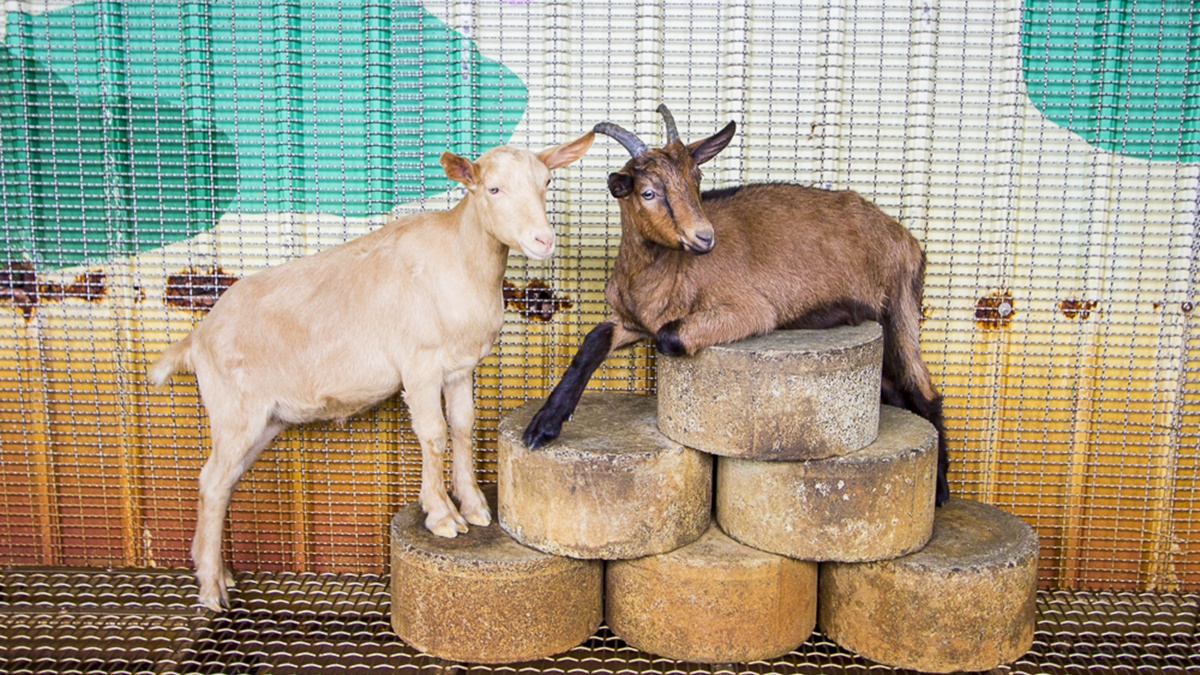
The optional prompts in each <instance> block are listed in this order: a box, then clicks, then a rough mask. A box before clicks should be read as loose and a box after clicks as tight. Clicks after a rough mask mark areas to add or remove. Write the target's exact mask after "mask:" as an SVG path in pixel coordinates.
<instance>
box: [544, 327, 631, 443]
mask: <svg viewBox="0 0 1200 675" xmlns="http://www.w3.org/2000/svg"><path fill="white" fill-rule="evenodd" d="M614 329H615V326H614V325H613V324H612V323H609V322H608V321H605V322H604V323H602V324H600V325H598V326H596V327H595V328H593V329H592V331H591V332H590V333H588V334H587V337H585V338H584V339H583V344H582V345H580V347H579V351H577V352H575V357H574V358H572V359H571V365H570V366H568V367H567V372H565V373H563V378H562V380H560V381H559V383H558V384H557V385H556V386H555V387H554V391H552V392H550V396H549V398H547V399H546V403H545V404H543V405H542V408H541V410H538V411H537V414H536V415H534V416H533V419H532V420H530V422H529V426H527V427H525V433H524V434H523V435H522V440H524V441H525V445H526V446H527V447H528V448H529V449H530V450H536V449H537V448H539V447H541V446H543V445H545V444H547V443H549V442H550V441H553V440H554V439H556V438H558V435H559V434H560V433H562V425H563V422H564V421H565V420H566V419H567V418H568V417H570V416H571V413H573V412H575V406H576V405H578V404H579V397H580V396H583V390H584V389H585V388H587V383H588V380H590V379H592V373H594V372H596V368H598V367H600V364H601V363H603V362H604V359H605V358H607V357H608V353H609V351H611V350H612V341H613V330H614Z"/></svg>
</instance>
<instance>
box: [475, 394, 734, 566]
mask: <svg viewBox="0 0 1200 675" xmlns="http://www.w3.org/2000/svg"><path fill="white" fill-rule="evenodd" d="M540 406H541V402H533V403H528V404H526V405H524V406H522V407H520V408H517V409H516V410H514V411H512V412H511V413H509V414H508V415H506V416H505V417H504V419H502V420H501V421H500V438H499V443H498V447H497V458H498V469H497V472H498V474H499V480H498V483H499V488H500V511H499V521H500V526H501V527H503V528H504V529H505V530H506V531H507V532H508V533H509V534H511V535H512V536H513V538H514V539H516V540H517V541H520V542H521V543H523V544H525V545H526V546H532V547H533V548H536V549H538V550H541V551H546V552H547V553H553V554H556V555H565V556H571V557H573V558H601V559H604V560H616V559H624V558H640V557H642V556H646V555H653V554H656V553H664V552H666V551H671V550H673V549H676V548H679V547H680V546H683V545H685V544H689V543H691V542H693V541H695V540H696V539H697V538H698V537H699V536H700V535H701V534H703V533H704V530H705V529H706V528H707V527H708V523H709V520H710V513H711V510H712V457H710V456H709V455H706V454H704V453H702V452H697V451H696V450H692V449H689V448H686V447H684V446H682V445H680V444H679V443H676V442H675V441H672V440H671V439H669V438H667V437H666V436H663V435H662V434H661V433H660V432H659V431H658V425H657V421H656V417H657V415H656V413H655V409H656V408H655V401H654V397H653V396H645V395H639V394H618V393H587V394H584V395H583V398H582V399H581V400H580V402H579V406H578V408H576V410H575V415H574V417H573V418H572V419H571V420H569V421H568V422H567V423H566V424H565V425H563V430H562V434H561V435H560V436H559V437H558V439H557V440H555V441H553V442H551V443H549V444H547V445H546V446H544V447H542V448H539V449H537V450H529V449H528V448H526V447H525V444H524V442H523V441H522V440H521V434H522V432H523V431H524V429H525V426H526V425H527V424H528V423H529V420H530V419H531V418H532V417H533V415H534V413H535V412H536V411H537V409H538V408H539V407H540Z"/></svg>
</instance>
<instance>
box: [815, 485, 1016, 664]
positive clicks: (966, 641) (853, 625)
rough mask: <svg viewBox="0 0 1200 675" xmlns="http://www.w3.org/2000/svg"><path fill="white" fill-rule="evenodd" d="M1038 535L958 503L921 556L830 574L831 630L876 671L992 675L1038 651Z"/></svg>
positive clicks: (827, 605)
mask: <svg viewBox="0 0 1200 675" xmlns="http://www.w3.org/2000/svg"><path fill="white" fill-rule="evenodd" d="M1037 554H1038V541H1037V535H1036V534H1034V532H1033V529H1032V528H1030V527H1029V525H1027V524H1026V523H1025V522H1024V521H1022V520H1021V519H1020V518H1018V517H1016V516H1014V515H1011V514H1009V513H1006V512H1004V511H1002V510H1001V509H998V508H995V507H993V506H987V505H985V504H980V503H978V502H974V501H969V500H965V499H951V500H950V501H949V502H947V503H946V504H945V505H944V506H941V507H939V508H938V511H937V518H936V520H935V522H934V527H933V536H932V537H931V538H930V540H929V543H928V544H927V545H926V546H925V548H923V549H922V550H921V551H919V552H917V553H913V554H911V555H907V556H904V557H902V558H897V559H895V560H888V561H883V562H873V563H858V564H853V563H824V564H822V565H821V573H820V575H821V576H820V584H819V595H820V601H819V602H818V605H819V607H820V610H819V619H818V621H819V623H820V626H821V629H822V630H823V631H824V632H825V634H826V635H828V636H829V638H830V639H832V640H833V641H834V642H836V643H838V644H839V645H841V646H843V647H845V648H846V649H849V650H851V651H854V652H857V653H858V654H861V655H862V656H865V657H867V658H868V659H871V660H873V661H877V662H879V663H883V664H886V665H890V666H897V667H901V668H912V669H916V670H921V671H926V672H935V673H948V672H954V671H976V670H989V669H992V668H995V667H997V666H999V665H1001V664H1005V663H1009V662H1011V661H1014V660H1016V659H1017V658H1019V657H1020V656H1021V655H1023V654H1024V653H1025V652H1027V651H1028V650H1029V648H1030V647H1031V646H1032V645H1033V632H1034V623H1035V621H1036V616H1035V611H1036V607H1035V602H1036V594H1037Z"/></svg>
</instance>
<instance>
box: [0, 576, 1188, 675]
mask: <svg viewBox="0 0 1200 675" xmlns="http://www.w3.org/2000/svg"><path fill="white" fill-rule="evenodd" d="M195 592H196V587H195V585H194V584H193V583H192V579H191V577H190V575H189V574H188V573H186V572H146V573H138V572H94V571H45V570H39V571H30V570H8V571H5V572H3V573H0V672H4V673H13V674H22V673H39V674H41V673H55V674H60V673H62V674H69V673H156V674H158V673H223V674H229V675H235V674H254V675H260V674H263V675H265V674H267V673H272V674H274V673H316V672H328V673H391V672H396V671H400V672H409V673H417V672H421V673H431V674H436V675H450V674H451V673H453V675H467V673H471V674H472V675H475V674H478V675H482V674H483V673H489V672H501V673H610V674H614V675H616V674H622V673H647V674H662V675H670V674H675V673H689V674H690V673H695V674H697V675H700V674H714V675H715V674H718V673H758V674H764V675H765V674H767V673H779V674H790V673H866V672H873V673H889V672H904V671H896V670H895V669H892V668H887V667H884V666H880V665H877V664H873V663H870V662H868V661H865V660H863V659H861V658H859V657H856V656H854V655H853V654H850V653H848V652H846V651H845V650H842V649H841V648H839V647H838V646H837V645H835V644H833V643H832V642H830V641H829V640H827V639H826V638H825V637H824V636H823V635H821V634H820V633H819V632H818V633H815V634H813V636H812V637H811V638H810V639H809V640H808V642H805V643H804V644H803V645H801V646H800V647H799V648H798V649H797V650H796V651H794V652H792V653H791V654H788V655H787V656H785V657H783V658H780V659H776V660H772V661H758V662H752V663H745V664H728V665H720V666H713V665H699V664H690V663H682V662H678V661H673V660H669V659H662V658H658V657H655V656H653V655H650V654H646V653H644V652H639V651H637V650H635V649H632V648H631V647H629V646H627V645H626V644H625V643H624V642H623V641H621V640H620V639H619V638H617V637H615V636H614V635H612V633H611V632H609V631H608V629H607V628H601V629H600V631H599V632H598V633H597V634H596V635H594V636H592V638H591V639H589V640H588V641H587V642H586V643H584V644H583V645H581V646H579V647H577V648H575V649H572V650H571V651H569V652H566V653H565V654H561V655H559V656H556V657H554V658H550V659H544V660H541V661H536V662H531V663H523V664H514V665H507V666H493V667H485V666H465V665H459V664H453V663H448V662H445V661H442V660H439V659H435V658H432V657H429V656H425V655H422V654H420V653H417V652H414V651H413V650H412V649H410V648H409V647H408V646H407V645H405V644H404V643H403V642H402V641H401V640H400V639H399V638H398V637H397V636H396V634H395V633H393V632H392V630H391V625H390V623H389V611H390V598H389V595H388V579H387V577H383V576H379V575H368V574H364V575H317V574H289V573H280V574H269V573H259V574H253V575H245V574H243V575H241V576H239V581H238V590H237V591H236V592H235V595H234V607H233V609H232V610H231V611H230V612H228V613H227V614H225V615H221V616H214V615H211V614H209V613H207V612H205V611H203V610H198V609H196V608H195V607H194V606H193V605H192V601H193V599H194V595H195ZM1198 614H1200V595H1194V594H1191V595H1180V594H1155V593H1115V592H1066V591H1055V592H1047V591H1043V592H1041V593H1040V594H1039V596H1038V626H1037V634H1036V636H1035V640H1034V646H1033V649H1032V650H1031V651H1030V652H1029V653H1028V654H1026V655H1025V656H1024V657H1022V658H1021V659H1019V660H1018V661H1017V662H1016V663H1013V664H1012V665H1010V666H1006V667H1003V668H1000V669H997V672H1002V673H1083V672H1088V673H1091V672H1104V673H1117V672H1122V673H1123V672H1130V673H1132V672H1139V673H1143V672H1144V673H1172V672H1175V673H1183V672H1200V653H1198V652H1200V636H1198V635H1197V615H1198Z"/></svg>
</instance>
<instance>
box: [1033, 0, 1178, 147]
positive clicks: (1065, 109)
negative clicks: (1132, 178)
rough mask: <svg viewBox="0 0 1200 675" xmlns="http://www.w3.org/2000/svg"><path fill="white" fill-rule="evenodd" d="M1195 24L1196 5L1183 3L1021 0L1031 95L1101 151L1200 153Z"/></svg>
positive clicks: (1168, 0) (1163, 0)
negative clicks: (1023, 2) (1189, 99)
mask: <svg viewBox="0 0 1200 675" xmlns="http://www.w3.org/2000/svg"><path fill="white" fill-rule="evenodd" d="M1198 25H1200V10H1197V8H1196V7H1195V6H1193V5H1192V3H1188V2H1179V1H1173V0H1120V1H1118V2H1109V1H1108V0H1085V1H1080V2H1071V3H1057V4H1055V3H1052V2H1051V1H1050V0H1026V2H1025V4H1024V27H1023V30H1022V57H1023V62H1024V71H1025V83H1026V87H1027V91H1028V94H1029V98H1030V100H1031V101H1032V102H1033V104H1034V105H1035V106H1037V108H1038V109H1039V110H1040V111H1041V112H1042V114H1043V115H1045V116H1046V117H1047V118H1049V119H1050V120H1051V121H1053V122H1054V123H1055V124H1058V125H1059V126H1062V127H1065V128H1067V129H1069V130H1071V131H1073V132H1075V133H1076V134H1079V135H1080V136H1081V137H1083V138H1084V139H1085V140H1086V141H1088V142H1089V143H1091V144H1093V145H1095V146H1097V147H1099V148H1101V149H1103V150H1107V151H1109V152H1113V153H1117V154H1121V155H1126V156H1132V157H1139V158H1141V159H1148V160H1153V161H1172V162H1197V161H1200V107H1198V106H1197V105H1196V104H1195V101H1196V100H1197V97H1200V68H1198V67H1197V65H1196V64H1197V62H1200V42H1197V35H1198V34H1197V32H1196V30H1197V26H1198ZM1189 95H1190V96H1191V101H1192V103H1191V104H1190V105H1188V104H1187V99H1188V96H1189Z"/></svg>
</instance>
